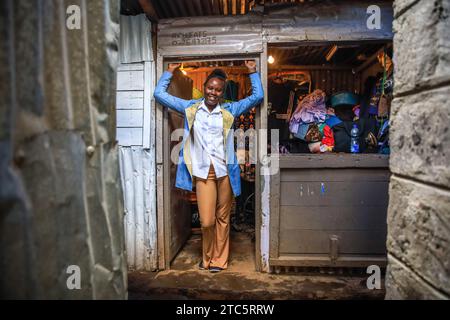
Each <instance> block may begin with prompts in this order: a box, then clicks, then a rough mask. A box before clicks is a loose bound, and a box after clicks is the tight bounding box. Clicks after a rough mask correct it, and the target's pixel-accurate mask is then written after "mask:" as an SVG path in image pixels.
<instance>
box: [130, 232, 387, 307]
mask: <svg viewBox="0 0 450 320" xmlns="http://www.w3.org/2000/svg"><path fill="white" fill-rule="evenodd" d="M200 253H201V238H200V235H193V236H192V237H191V238H190V239H189V240H188V242H187V244H186V245H185V247H184V248H183V250H182V251H181V252H180V253H179V254H178V256H177V257H176V258H175V260H174V261H173V263H172V267H171V269H170V270H166V271H161V272H130V273H129V275H128V292H129V299H225V300H241V299H245V300H247V299H248V300H271V299H276V300H279V299H282V300H287V299H383V298H384V295H385V291H384V287H383V288H382V289H381V290H369V289H367V287H366V280H367V276H364V274H361V275H353V276H350V275H336V274H333V275H328V274H321V273H308V274H306V273H288V274H268V273H261V272H256V271H255V264H254V261H255V255H254V242H252V240H251V238H250V237H249V236H247V235H246V234H245V233H232V234H231V254H230V263H229V268H228V269H227V270H225V271H222V272H220V273H218V274H212V273H210V272H209V271H205V270H203V271H202V270H198V267H197V266H198V263H199V261H200ZM383 282H384V279H383Z"/></svg>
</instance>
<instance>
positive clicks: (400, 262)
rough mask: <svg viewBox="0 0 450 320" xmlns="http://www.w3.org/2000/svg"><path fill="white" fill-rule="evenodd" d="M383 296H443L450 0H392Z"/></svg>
mask: <svg viewBox="0 0 450 320" xmlns="http://www.w3.org/2000/svg"><path fill="white" fill-rule="evenodd" d="M394 16H395V20H394V32H395V36H394V52H395V59H394V60H395V99H394V101H393V105H392V123H391V148H392V155H391V163H390V166H391V170H392V173H393V176H392V179H391V184H390V194H389V196H390V201H389V213H388V240H387V246H388V253H389V265H388V270H387V275H386V298H387V299H449V298H450V131H449V127H450V103H449V100H450V32H449V30H450V1H449V0H433V1H430V0H419V1H418V0H403V1H402V0H397V1H395V3H394Z"/></svg>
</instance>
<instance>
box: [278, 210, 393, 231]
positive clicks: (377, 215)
mask: <svg viewBox="0 0 450 320" xmlns="http://www.w3.org/2000/svg"><path fill="white" fill-rule="evenodd" d="M386 216H387V206H364V207H351V206H343V207H339V206H333V207H325V208H324V207H295V206H281V207H280V228H281V229H285V230H298V231H299V232H300V231H301V230H319V231H320V230H322V231H326V230H386V228H387V225H386Z"/></svg>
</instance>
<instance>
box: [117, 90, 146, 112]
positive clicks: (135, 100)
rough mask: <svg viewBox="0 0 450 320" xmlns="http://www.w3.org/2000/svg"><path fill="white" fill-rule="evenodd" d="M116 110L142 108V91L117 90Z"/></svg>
mask: <svg viewBox="0 0 450 320" xmlns="http://www.w3.org/2000/svg"><path fill="white" fill-rule="evenodd" d="M116 101H117V102H116V103H117V110H127V109H128V110H129V109H138V110H140V109H144V92H143V91H117V95H116Z"/></svg>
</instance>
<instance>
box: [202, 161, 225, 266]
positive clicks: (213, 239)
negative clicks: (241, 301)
mask: <svg viewBox="0 0 450 320" xmlns="http://www.w3.org/2000/svg"><path fill="white" fill-rule="evenodd" d="M195 187H196V192H197V205H198V210H199V214H200V224H201V227H202V247H203V249H202V250H203V266H204V267H205V268H209V267H219V268H222V269H226V268H227V267H228V257H229V251H230V211H231V206H232V203H233V191H232V190H231V184H230V178H229V177H228V176H225V177H221V178H217V177H216V174H215V172H214V167H213V165H212V164H211V167H210V169H209V173H208V178H207V179H200V178H197V177H196V178H195Z"/></svg>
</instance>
